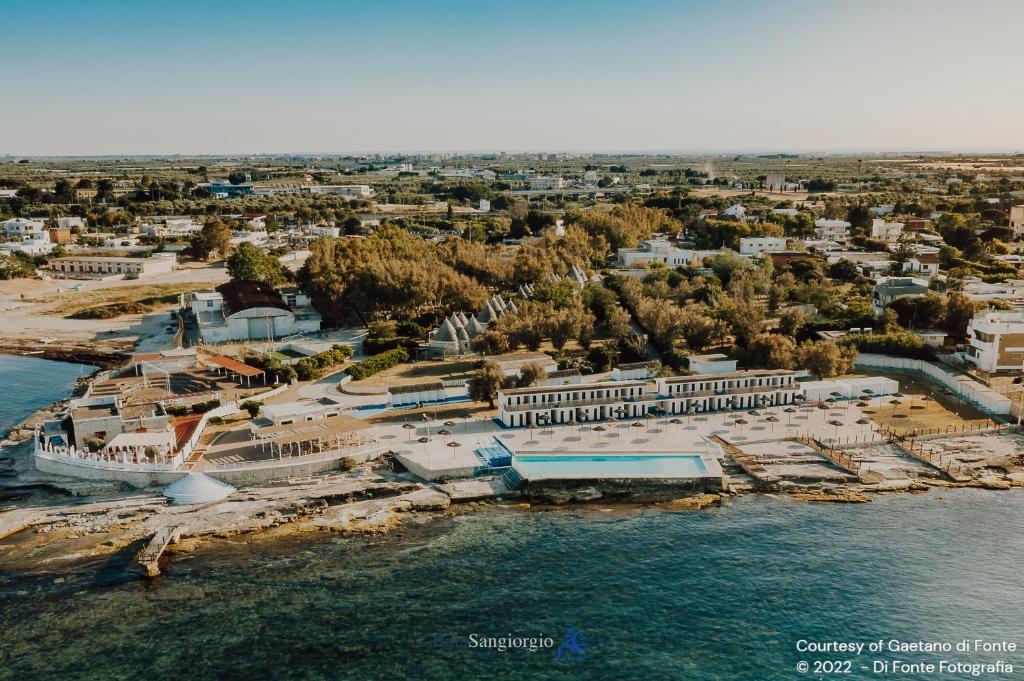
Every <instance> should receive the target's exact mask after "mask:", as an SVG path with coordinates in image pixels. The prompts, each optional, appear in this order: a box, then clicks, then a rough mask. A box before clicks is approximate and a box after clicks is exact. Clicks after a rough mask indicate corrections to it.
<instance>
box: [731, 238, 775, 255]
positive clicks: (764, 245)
mask: <svg viewBox="0 0 1024 681" xmlns="http://www.w3.org/2000/svg"><path fill="white" fill-rule="evenodd" d="M784 250H786V238H785V237H781V236H750V237H743V238H742V239H740V255H761V254H762V253H778V252H780V251H784Z"/></svg>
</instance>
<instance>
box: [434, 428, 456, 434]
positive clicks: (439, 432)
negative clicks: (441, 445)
mask: <svg viewBox="0 0 1024 681" xmlns="http://www.w3.org/2000/svg"><path fill="white" fill-rule="evenodd" d="M437 434H438V435H451V434H452V431H450V430H448V429H447V428H442V429H441V430H439V431H437Z"/></svg>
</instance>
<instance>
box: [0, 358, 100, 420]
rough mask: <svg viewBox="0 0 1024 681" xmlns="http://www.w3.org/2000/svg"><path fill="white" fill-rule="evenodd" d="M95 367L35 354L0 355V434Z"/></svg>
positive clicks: (68, 391) (65, 393) (66, 392)
mask: <svg viewBox="0 0 1024 681" xmlns="http://www.w3.org/2000/svg"><path fill="white" fill-rule="evenodd" d="M95 369H96V367H94V366H92V365H89V364H71V363H68V362H54V361H51V360H48V359H40V358H38V357H17V356H14V355H0V385H2V386H3V394H0V436H2V435H4V434H5V433H6V432H7V431H8V430H10V428H11V427H12V426H15V425H17V424H18V423H21V422H22V421H24V420H25V419H26V418H28V417H29V416H31V415H32V414H33V413H34V412H36V411H37V410H39V409H42V408H43V407H45V406H47V405H49V404H52V403H53V402H56V401H57V400H60V399H63V398H65V397H67V396H68V395H70V394H71V391H72V390H73V389H74V387H75V381H77V380H78V378H79V376H88V375H89V374H91V373H92V372H93V371H95Z"/></svg>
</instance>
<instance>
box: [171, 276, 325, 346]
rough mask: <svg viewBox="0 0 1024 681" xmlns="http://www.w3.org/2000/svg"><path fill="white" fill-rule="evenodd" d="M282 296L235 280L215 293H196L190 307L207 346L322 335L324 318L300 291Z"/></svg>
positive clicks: (266, 287)
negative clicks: (286, 297) (210, 344)
mask: <svg viewBox="0 0 1024 681" xmlns="http://www.w3.org/2000/svg"><path fill="white" fill-rule="evenodd" d="M283 290H284V291H285V292H286V294H287V295H288V302H286V301H285V298H284V297H283V296H282V294H281V292H279V291H276V290H274V288H273V287H272V286H270V284H267V283H266V282H262V281H242V280H232V281H229V282H228V283H226V284H221V285H220V286H218V287H217V289H216V291H215V292H213V293H207V292H197V293H193V294H192V296H191V300H190V303H189V307H190V308H191V311H192V314H193V315H194V316H195V319H196V323H197V325H198V327H199V335H200V337H201V338H202V340H203V342H205V343H226V342H229V341H240V340H241V341H245V340H263V339H267V338H282V337H283V336H290V335H293V334H302V333H319V332H320V314H319V313H318V312H317V311H316V310H314V309H313V307H312V302H311V301H310V299H309V297H308V296H306V295H305V294H304V293H302V292H301V291H299V290H298V289H283Z"/></svg>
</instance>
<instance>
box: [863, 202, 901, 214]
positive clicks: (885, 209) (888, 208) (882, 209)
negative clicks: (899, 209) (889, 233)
mask: <svg viewBox="0 0 1024 681" xmlns="http://www.w3.org/2000/svg"><path fill="white" fill-rule="evenodd" d="M868 210H869V211H870V212H871V213H872V214H873V215H889V214H891V213H892V212H893V211H894V210H896V204H895V203H883V204H882V205H880V206H872V207H871V208H869V209H868Z"/></svg>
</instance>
